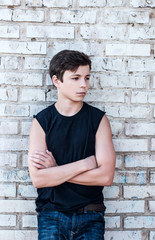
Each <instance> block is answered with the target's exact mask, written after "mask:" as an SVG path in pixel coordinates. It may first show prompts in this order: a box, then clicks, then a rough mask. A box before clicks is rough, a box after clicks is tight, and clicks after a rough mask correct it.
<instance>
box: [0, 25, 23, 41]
mask: <svg viewBox="0 0 155 240" xmlns="http://www.w3.org/2000/svg"><path fill="white" fill-rule="evenodd" d="M0 38H19V26H7V25H5V26H4V25H3V26H0Z"/></svg>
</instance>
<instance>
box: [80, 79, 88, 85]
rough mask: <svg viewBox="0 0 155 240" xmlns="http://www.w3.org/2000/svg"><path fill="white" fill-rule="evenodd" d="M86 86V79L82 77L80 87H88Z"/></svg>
mask: <svg viewBox="0 0 155 240" xmlns="http://www.w3.org/2000/svg"><path fill="white" fill-rule="evenodd" d="M86 86H87V83H86V80H85V79H84V78H82V79H81V81H80V87H86Z"/></svg>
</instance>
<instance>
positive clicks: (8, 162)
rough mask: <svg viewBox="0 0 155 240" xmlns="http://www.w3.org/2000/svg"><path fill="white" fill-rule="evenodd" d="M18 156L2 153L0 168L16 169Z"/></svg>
mask: <svg viewBox="0 0 155 240" xmlns="http://www.w3.org/2000/svg"><path fill="white" fill-rule="evenodd" d="M16 165H17V154H16V153H9V152H7V153H0V166H1V167H4V166H7V167H16Z"/></svg>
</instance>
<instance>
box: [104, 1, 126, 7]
mask: <svg viewBox="0 0 155 240" xmlns="http://www.w3.org/2000/svg"><path fill="white" fill-rule="evenodd" d="M125 4H126V0H117V1H116V0H107V6H108V7H121V6H124V5H125Z"/></svg>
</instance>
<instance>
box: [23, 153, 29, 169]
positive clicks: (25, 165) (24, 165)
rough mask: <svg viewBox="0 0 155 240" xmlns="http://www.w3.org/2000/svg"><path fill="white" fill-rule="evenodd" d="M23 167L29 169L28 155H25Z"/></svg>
mask: <svg viewBox="0 0 155 240" xmlns="http://www.w3.org/2000/svg"><path fill="white" fill-rule="evenodd" d="M23 167H28V155H27V154H23Z"/></svg>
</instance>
